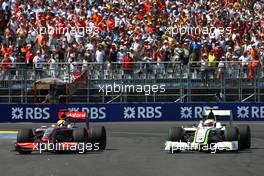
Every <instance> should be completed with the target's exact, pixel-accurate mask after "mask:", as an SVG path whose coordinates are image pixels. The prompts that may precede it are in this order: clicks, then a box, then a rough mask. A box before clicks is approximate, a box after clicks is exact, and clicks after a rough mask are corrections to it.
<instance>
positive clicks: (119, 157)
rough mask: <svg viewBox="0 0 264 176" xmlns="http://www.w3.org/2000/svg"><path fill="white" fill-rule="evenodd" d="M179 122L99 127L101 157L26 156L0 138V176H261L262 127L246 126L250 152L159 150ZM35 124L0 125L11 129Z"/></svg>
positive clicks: (96, 154) (263, 167)
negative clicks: (103, 144)
mask: <svg viewBox="0 0 264 176" xmlns="http://www.w3.org/2000/svg"><path fill="white" fill-rule="evenodd" d="M181 124H183V123H182V122H138V123H134V122H133V123H104V124H103V123H100V124H94V125H105V126H106V129H107V137H108V144H107V149H106V150H105V151H104V152H89V153H86V154H52V153H44V154H39V153H35V154H31V155H19V154H17V153H16V152H10V150H12V149H13V147H14V142H15V138H14V137H13V138H12V137H10V136H6V137H5V136H4V137H3V136H2V137H1V139H0V175H1V176H16V175H19V176H23V175H25V176H42V175H43V176H57V175H63V176H73V175H76V176H79V175H80V176H83V175H88V176H106V175H108V176H130V175H131V176H135V175H136V176H172V175H173V176H175V175H176V176H178V175H179V176H193V175H195V176H199V175H203V176H207V175H208V176H218V175H219V176H220V175H221V176H223V175H225V176H258V175H259V176H263V175H264V165H263V164H264V123H263V122H254V123H250V126H251V132H252V148H251V149H250V150H246V151H241V152H239V153H218V154H210V153H201V152H195V153H194V152H189V153H178V154H168V153H167V152H165V151H163V148H164V142H165V139H166V137H167V131H168V128H169V127H171V126H179V125H181ZM39 125H40V124H0V130H17V129H19V128H21V127H25V126H28V127H36V126H39Z"/></svg>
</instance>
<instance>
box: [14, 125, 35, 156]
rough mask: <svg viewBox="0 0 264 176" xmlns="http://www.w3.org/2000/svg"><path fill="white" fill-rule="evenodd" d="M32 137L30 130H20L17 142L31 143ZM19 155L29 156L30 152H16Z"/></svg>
mask: <svg viewBox="0 0 264 176" xmlns="http://www.w3.org/2000/svg"><path fill="white" fill-rule="evenodd" d="M33 141H34V135H33V131H32V129H20V130H19V131H18V133H17V142H33ZM18 153H20V154H30V153H32V151H23V150H18Z"/></svg>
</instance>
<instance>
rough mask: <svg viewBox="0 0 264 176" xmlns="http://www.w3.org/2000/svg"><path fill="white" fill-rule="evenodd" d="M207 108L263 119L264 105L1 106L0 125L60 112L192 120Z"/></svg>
mask: <svg viewBox="0 0 264 176" xmlns="http://www.w3.org/2000/svg"><path fill="white" fill-rule="evenodd" d="M208 107H214V108H218V109H222V110H232V112H233V118H234V120H236V121H258V120H264V104H263V103H148V104H145V103H136V104H133V103H128V104H67V105H62V104H52V105H51V104H50V105H48V104H45V105H44V104H34V105H33V104H2V105H0V111H1V114H0V122H56V121H57V119H58V117H57V114H58V111H59V110H60V109H68V110H69V111H74V112H87V113H88V118H89V119H90V121H92V122H116V121H193V120H200V119H201V118H202V112H203V110H204V109H206V108H208Z"/></svg>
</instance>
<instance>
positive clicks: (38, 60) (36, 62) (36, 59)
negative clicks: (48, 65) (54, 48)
mask: <svg viewBox="0 0 264 176" xmlns="http://www.w3.org/2000/svg"><path fill="white" fill-rule="evenodd" d="M43 62H45V60H44V59H43V58H42V57H41V55H39V54H38V55H36V56H35V57H34V58H33V63H34V66H35V68H36V69H42V68H43V64H41V63H43Z"/></svg>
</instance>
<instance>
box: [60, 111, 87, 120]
mask: <svg viewBox="0 0 264 176" xmlns="http://www.w3.org/2000/svg"><path fill="white" fill-rule="evenodd" d="M64 118H67V120H69V121H72V122H85V121H86V120H87V112H70V111H67V110H60V111H59V112H58V119H64Z"/></svg>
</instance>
